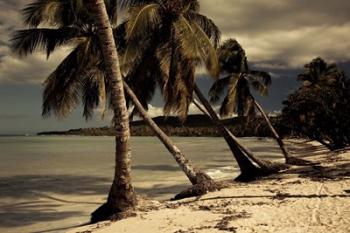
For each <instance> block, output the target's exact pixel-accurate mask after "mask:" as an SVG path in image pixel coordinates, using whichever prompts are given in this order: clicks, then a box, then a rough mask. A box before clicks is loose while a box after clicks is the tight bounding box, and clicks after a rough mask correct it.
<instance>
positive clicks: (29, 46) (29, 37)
mask: <svg viewBox="0 0 350 233" xmlns="http://www.w3.org/2000/svg"><path fill="white" fill-rule="evenodd" d="M79 38H80V39H82V38H84V34H83V33H82V32H81V31H80V30H79V29H78V28H73V27H63V28H58V29H48V28H32V29H27V30H20V31H16V32H15V33H14V34H13V35H12V38H11V47H12V49H13V50H14V51H15V52H17V53H18V54H19V55H21V56H27V55H28V54H31V53H33V52H34V51H35V50H37V49H39V50H45V51H46V54H47V57H49V56H50V54H51V53H52V52H53V51H54V50H55V49H56V48H57V47H59V46H62V45H66V44H68V43H69V42H71V41H72V40H73V39H74V40H77V39H79Z"/></svg>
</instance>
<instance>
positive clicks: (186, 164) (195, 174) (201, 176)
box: [124, 82, 212, 185]
mask: <svg viewBox="0 0 350 233" xmlns="http://www.w3.org/2000/svg"><path fill="white" fill-rule="evenodd" d="M124 89H125V91H126V93H127V94H128V95H129V97H130V98H131V100H132V102H133V104H134V105H135V107H136V108H137V110H138V111H139V113H140V114H141V116H142V118H143V120H144V121H145V122H146V123H147V125H148V126H149V127H151V129H152V130H153V131H154V132H155V134H156V135H157V137H158V138H159V140H160V141H162V142H163V144H164V146H165V147H166V148H167V149H168V151H169V152H170V153H171V154H172V155H173V156H174V159H175V161H176V162H177V164H178V165H179V167H180V168H181V170H182V171H183V172H184V173H185V174H186V176H187V177H188V179H189V180H190V182H191V183H192V184H193V185H196V184H199V183H203V182H207V181H211V180H212V179H211V178H210V176H208V175H207V174H205V173H204V172H202V171H201V170H200V169H198V168H196V167H194V166H192V165H191V164H190V161H189V160H188V159H187V158H186V157H185V155H184V154H183V153H182V152H181V151H180V149H179V148H178V147H177V146H176V145H175V144H174V142H173V141H172V140H171V139H170V138H169V137H168V136H167V135H166V134H165V133H164V132H163V131H162V129H161V128H159V127H158V125H157V124H156V123H155V122H154V121H153V119H152V118H151V117H150V116H149V115H148V113H147V111H146V110H145V109H144V108H143V106H142V104H141V103H140V101H139V100H138V98H137V96H136V95H135V93H134V92H133V91H132V89H131V88H130V87H129V86H128V85H127V83H126V82H124Z"/></svg>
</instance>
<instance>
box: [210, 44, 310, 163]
mask: <svg viewBox="0 0 350 233" xmlns="http://www.w3.org/2000/svg"><path fill="white" fill-rule="evenodd" d="M218 55H219V61H220V67H221V73H223V74H227V76H226V77H224V78H221V79H219V80H217V81H216V82H215V83H214V84H213V86H212V87H211V89H210V91H209V96H210V98H211V101H212V102H218V101H219V100H220V96H221V95H222V94H223V92H224V91H225V90H226V89H227V94H226V96H225V98H224V100H223V102H222V104H221V108H220V115H221V116H229V115H231V114H233V113H237V115H238V116H247V117H248V120H249V119H250V118H252V117H255V114H256V111H255V109H258V111H259V112H260V113H261V115H262V117H263V118H264V120H265V121H266V123H267V125H268V127H269V129H270V131H271V132H272V135H273V138H274V139H275V140H276V142H277V143H278V145H279V147H280V149H281V151H282V153H283V155H284V157H285V160H286V163H287V164H291V165H305V164H307V163H308V162H307V161H305V160H302V159H297V158H295V157H293V156H291V155H290V154H289V153H288V151H287V148H286V147H285V145H284V142H283V140H282V139H281V137H280V136H279V135H278V133H277V131H276V130H275V128H274V127H273V125H272V123H271V121H270V119H269V117H268V116H267V114H266V113H265V111H264V109H263V108H262V106H261V105H260V104H259V103H258V102H257V101H256V99H255V98H254V96H253V95H252V93H251V89H252V88H253V89H254V90H255V91H256V92H258V93H260V94H261V95H263V96H266V95H267V94H268V87H269V85H270V84H271V76H270V75H269V74H268V73H267V72H264V71H256V70H250V69H249V66H248V61H247V57H246V53H245V51H244V49H243V48H242V46H241V45H240V44H239V43H238V42H237V40H234V39H228V40H227V41H225V42H224V43H223V44H222V45H221V46H220V48H219V49H218Z"/></svg>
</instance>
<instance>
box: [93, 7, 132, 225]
mask: <svg viewBox="0 0 350 233" xmlns="http://www.w3.org/2000/svg"><path fill="white" fill-rule="evenodd" d="M89 3H90V4H91V9H92V10H93V11H94V17H95V19H96V22H95V23H96V27H97V29H98V36H99V38H100V40H101V43H102V44H103V46H101V48H102V54H103V58H104V62H105V72H106V75H107V77H108V78H109V81H110V82H111V85H112V94H111V95H112V97H111V98H112V99H111V102H112V107H113V111H114V127H115V143H116V148H115V173H114V179H113V183H112V187H111V189H110V191H109V195H108V199H107V202H106V203H105V204H103V205H102V206H101V207H99V208H98V209H97V210H96V211H95V212H94V213H92V214H91V221H92V222H97V221H101V220H105V219H109V218H114V217H118V214H120V213H127V212H129V211H130V210H133V209H134V207H135V205H136V197H135V193H134V188H133V186H132V185H131V175H130V172H131V165H130V162H131V149H130V129H129V119H128V111H127V107H126V101H125V96H124V88H123V80H122V75H121V72H120V66H119V60H118V53H117V49H116V45H115V41H114V37H113V32H112V28H111V25H110V22H109V19H108V14H107V10H106V6H105V3H104V0H90V1H89Z"/></svg>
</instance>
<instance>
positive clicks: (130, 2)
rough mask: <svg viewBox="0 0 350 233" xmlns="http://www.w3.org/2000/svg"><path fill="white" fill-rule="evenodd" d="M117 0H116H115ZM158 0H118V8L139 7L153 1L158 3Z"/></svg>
mask: <svg viewBox="0 0 350 233" xmlns="http://www.w3.org/2000/svg"><path fill="white" fill-rule="evenodd" d="M114 1H115V0H114ZM158 2H159V1H157V0H117V4H118V8H119V9H121V10H125V9H130V8H131V7H139V6H144V5H148V4H151V3H158Z"/></svg>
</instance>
